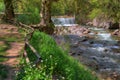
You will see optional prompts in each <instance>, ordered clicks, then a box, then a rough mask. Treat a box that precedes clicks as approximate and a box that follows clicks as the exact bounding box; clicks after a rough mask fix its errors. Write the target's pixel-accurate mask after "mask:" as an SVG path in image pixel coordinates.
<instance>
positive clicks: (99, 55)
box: [59, 20, 120, 80]
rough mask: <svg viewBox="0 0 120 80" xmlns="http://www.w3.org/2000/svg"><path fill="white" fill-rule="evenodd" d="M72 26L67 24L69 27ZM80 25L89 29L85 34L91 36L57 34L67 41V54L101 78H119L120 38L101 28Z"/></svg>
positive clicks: (119, 79)
mask: <svg viewBox="0 0 120 80" xmlns="http://www.w3.org/2000/svg"><path fill="white" fill-rule="evenodd" d="M63 21H64V23H65V20H63ZM66 22H67V21H66ZM67 24H69V22H67ZM72 24H73V23H72ZM59 26H60V25H59ZM72 26H73V25H71V26H70V24H69V28H70V27H71V28H72ZM82 27H85V28H88V29H89V30H90V31H91V32H90V33H89V34H87V36H88V35H89V36H91V37H92V38H88V37H86V36H78V35H77V34H72V33H67V32H66V34H62V35H60V36H59V39H61V41H64V43H66V42H67V43H69V47H70V50H69V54H70V55H71V56H73V57H75V58H76V59H77V60H79V61H80V62H81V63H83V64H84V65H86V66H88V67H89V68H90V69H92V70H93V71H95V72H96V73H97V74H98V76H100V77H101V78H102V79H104V80H120V39H119V38H115V37H114V36H112V35H111V33H110V31H108V30H105V29H103V28H96V27H91V26H82ZM78 29H80V28H78ZM63 31H64V30H63ZM61 32H62V31H61ZM62 46H64V45H62Z"/></svg>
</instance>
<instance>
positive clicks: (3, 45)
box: [0, 43, 9, 62]
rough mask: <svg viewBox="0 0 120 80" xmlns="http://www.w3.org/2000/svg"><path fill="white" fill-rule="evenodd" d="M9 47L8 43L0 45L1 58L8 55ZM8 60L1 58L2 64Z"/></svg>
mask: <svg viewBox="0 0 120 80" xmlns="http://www.w3.org/2000/svg"><path fill="white" fill-rule="evenodd" d="M8 47H9V45H8V44H7V43H1V44H0V56H5V55H7V53H6V52H5V51H6V50H7V49H8ZM6 60H8V59H7V58H2V57H1V58H0V62H3V61H6Z"/></svg>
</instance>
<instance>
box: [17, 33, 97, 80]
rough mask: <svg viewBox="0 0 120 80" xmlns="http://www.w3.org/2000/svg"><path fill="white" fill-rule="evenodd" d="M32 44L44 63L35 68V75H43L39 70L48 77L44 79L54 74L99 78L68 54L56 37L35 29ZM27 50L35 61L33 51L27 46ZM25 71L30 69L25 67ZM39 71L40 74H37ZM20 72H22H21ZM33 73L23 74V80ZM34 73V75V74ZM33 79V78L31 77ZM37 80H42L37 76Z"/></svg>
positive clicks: (74, 79)
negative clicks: (57, 42)
mask: <svg viewBox="0 0 120 80" xmlns="http://www.w3.org/2000/svg"><path fill="white" fill-rule="evenodd" d="M30 44H31V45H32V46H34V48H35V49H36V50H37V51H38V52H39V54H40V55H41V57H42V60H43V61H42V63H41V64H40V68H37V70H36V72H35V71H34V70H35V69H33V70H32V71H31V72H30V73H31V74H32V73H34V72H35V74H34V75H39V76H40V75H41V74H40V72H39V71H44V74H45V75H46V76H48V77H44V78H45V79H44V80H52V76H53V75H57V76H58V79H59V80H97V78H96V77H95V76H93V75H92V74H91V73H90V72H91V71H89V70H88V69H87V68H86V67H85V66H83V65H82V64H80V63H79V62H78V61H76V60H75V59H73V58H72V57H70V56H69V55H68V54H66V53H65V52H64V51H63V50H62V49H61V48H60V47H58V45H57V44H56V43H55V41H54V39H53V38H51V37H50V36H48V35H46V34H44V33H41V32H39V31H35V32H34V34H33V37H32V39H31V40H30ZM27 52H28V53H29V55H30V54H32V55H31V56H29V58H30V61H31V62H34V61H35V60H36V57H35V56H33V53H32V51H30V49H29V48H27ZM24 71H28V70H27V69H25V70H24ZM37 73H39V74H37ZM19 74H20V73H19ZM31 74H25V75H23V76H22V80H28V79H25V78H26V77H27V78H29V77H31ZM34 75H33V76H34ZM29 80H33V78H31V79H29ZM36 80H41V79H40V77H37V79H36Z"/></svg>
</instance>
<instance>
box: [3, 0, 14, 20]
mask: <svg viewBox="0 0 120 80" xmlns="http://www.w3.org/2000/svg"><path fill="white" fill-rule="evenodd" d="M4 4H5V16H4V18H3V19H4V21H6V22H8V21H14V19H15V14H14V8H13V4H12V0H4Z"/></svg>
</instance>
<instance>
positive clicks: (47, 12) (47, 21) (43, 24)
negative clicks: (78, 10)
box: [32, 0, 58, 34]
mask: <svg viewBox="0 0 120 80" xmlns="http://www.w3.org/2000/svg"><path fill="white" fill-rule="evenodd" d="M55 1H56V2H57V1H58V0H42V1H41V12H40V17H41V21H40V23H39V24H38V25H32V27H34V28H35V27H38V28H39V29H40V31H43V32H45V33H47V34H53V32H54V24H53V22H52V20H51V4H52V2H55Z"/></svg>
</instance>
